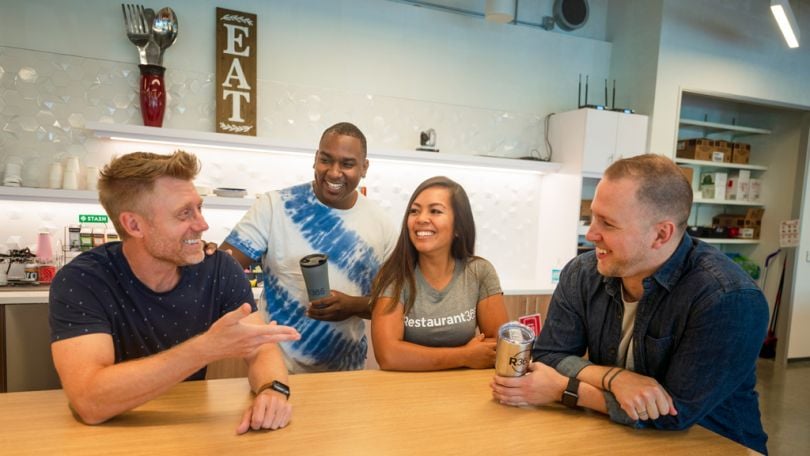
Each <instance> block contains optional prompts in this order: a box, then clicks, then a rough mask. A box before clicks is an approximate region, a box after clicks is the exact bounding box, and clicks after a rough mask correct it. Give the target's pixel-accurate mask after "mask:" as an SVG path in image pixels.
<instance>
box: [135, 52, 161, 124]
mask: <svg viewBox="0 0 810 456" xmlns="http://www.w3.org/2000/svg"><path fill="white" fill-rule="evenodd" d="M138 67H139V68H140V69H141V116H143V124H144V125H146V126H148V127H162V126H163V113H164V112H165V111H166V85H165V83H164V82H163V73H165V72H166V68H164V67H162V66H160V65H138Z"/></svg>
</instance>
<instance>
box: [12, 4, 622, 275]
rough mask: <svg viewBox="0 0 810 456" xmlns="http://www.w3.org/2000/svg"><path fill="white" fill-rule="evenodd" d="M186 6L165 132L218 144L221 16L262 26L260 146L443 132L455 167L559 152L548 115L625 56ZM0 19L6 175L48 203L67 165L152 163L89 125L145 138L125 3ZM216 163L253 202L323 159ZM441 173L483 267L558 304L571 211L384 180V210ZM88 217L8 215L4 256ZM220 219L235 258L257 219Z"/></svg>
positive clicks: (19, 12)
mask: <svg viewBox="0 0 810 456" xmlns="http://www.w3.org/2000/svg"><path fill="white" fill-rule="evenodd" d="M146 6H151V7H157V6H158V5H146ZM171 6H172V8H173V9H174V10H175V12H176V14H177V16H178V18H179V23H180V26H179V35H178V40H177V42H176V43H175V45H174V46H172V47H171V48H169V49H168V50H167V51H166V55H165V59H164V64H165V65H166V66H167V75H166V82H167V87H168V109H167V113H166V117H165V120H164V126H165V127H170V128H179V129H186V130H199V131H211V130H212V129H213V128H212V126H213V116H214V114H213V112H214V102H213V84H214V82H213V76H212V73H213V71H214V55H213V51H214V12H215V11H214V10H215V7H216V6H225V7H227V8H229V9H235V10H242V11H246V12H252V13H255V14H257V15H258V30H259V49H258V58H259V67H258V77H259V88H258V90H259V97H260V100H261V101H260V103H259V110H258V118H259V123H260V125H259V131H258V134H259V136H263V137H266V138H269V139H271V140H273V141H277V142H278V143H282V144H297V145H301V146H305V147H312V148H313V149H314V147H315V145H316V144H317V139H318V137H319V136H320V134H321V132H322V130H323V129H324V128H325V127H327V126H328V125H331V124H332V123H335V122H337V121H342V120H349V121H352V122H354V123H356V124H358V126H360V128H361V129H363V130H364V132H365V133H366V135H367V136H368V139H369V149H370V150H372V151H374V150H381V149H395V150H412V149H413V148H414V147H415V146H416V145H417V144H418V133H419V131H420V130H422V129H425V128H427V127H434V128H435V129H436V130H437V132H438V145H439V147H440V149H441V151H442V152H451V153H457V154H495V155H502V156H512V157H517V156H524V155H529V154H531V150H532V149H538V148H541V147H543V128H544V126H543V118H544V117H545V115H546V114H547V113H548V112H551V111H561V110H567V109H571V108H573V107H574V106H575V102H576V98H575V97H576V87H577V85H576V84H577V75H578V74H580V73H582V74H590V75H591V76H592V77H593V78H595V79H599V78H604V77H606V76H607V73H608V69H609V62H610V54H611V45H610V44H609V43H607V42H605V41H601V40H595V39H592V38H584V37H579V36H576V35H572V34H563V33H556V32H547V31H544V30H541V29H538V28H534V27H526V26H504V25H497V24H490V23H487V22H485V21H484V20H483V19H479V18H474V17H468V16H461V15H456V14H450V13H444V12H440V11H435V10H430V9H426V8H416V7H413V6H409V5H405V4H402V3H396V2H388V1H380V0H274V1H267V2H252V1H231V2H227V4H222V2H214V1H192V0H177V1H175V2H173V3H172V4H171ZM0 11H2V15H0V108H2V109H0V126H2V128H0V164H4V163H5V161H7V160H8V159H9V157H19V158H21V159H22V160H23V161H24V173H23V174H24V176H23V177H24V184H25V185H27V186H43V185H44V184H45V183H46V182H47V179H46V176H47V168H48V166H49V164H50V163H51V162H54V161H64V159H65V158H66V157H68V156H77V157H79V158H80V161H81V163H82V165H92V166H101V165H103V164H104V163H105V162H107V161H108V160H109V159H110V158H111V157H112V156H113V154H121V153H125V152H128V151H131V150H135V147H141V148H146V147H147V146H137V145H135V146H133V145H131V144H123V143H109V142H107V141H100V140H98V139H96V138H94V137H93V136H92V133H91V132H88V131H86V130H85V129H84V128H83V127H84V125H85V123H86V122H87V121H102V122H110V123H119V124H140V123H141V119H140V113H139V108H138V99H137V85H138V78H139V76H138V70H137V66H136V63H137V53H136V50H135V48H134V47H133V46H132V45H131V44H130V43H129V41H128V40H127V39H126V36H125V33H124V28H123V19H122V13H121V6H120V3H118V2H113V1H109V0H87V1H76V0H73V1H57V0H30V1H26V2H17V1H8V0H0ZM600 15H601V16H600ZM592 21H594V24H602V25H601V27H602V28H603V27H604V22H605V13H604V8H597V9H596V10H595V11H592ZM598 34H599V32H597V35H598ZM149 148H150V149H152V150H154V149H159V148H155V147H153V146H149ZM168 149H169V148H167V150H168ZM199 153H200V154H201V157H202V158H203V174H202V176H201V180H202V181H204V183H207V184H209V185H211V186H214V187H216V186H238V187H247V188H248V190H249V193H250V194H254V193H256V192H260V191H266V190H269V189H274V188H280V187H282V186H284V185H289V184H290V183H293V182H300V181H302V180H306V179H308V178H309V177H310V173H311V168H310V160H308V159H304V160H299V161H290V162H286V161H285V162H283V163H282V161H279V160H276V159H272V160H271V159H268V158H267V157H266V156H261V155H250V154H242V153H234V152H230V151H219V152H216V153H210V152H209V153H207V152H202V151H200V152H199ZM438 173H445V174H448V175H450V176H451V177H453V178H456V179H458V180H459V181H460V182H462V183H463V184H464V185H465V186H466V187H467V190H468V193H470V195H471V196H472V198H473V205H474V207H475V208H476V217H477V222H478V225H479V240H480V242H479V249H480V252H479V253H481V254H482V255H484V256H488V257H490V259H491V260H492V261H493V263H495V264H496V266H497V267H498V268H499V270H502V272H501V274H502V276H504V278H505V280H506V281H507V282H508V281H511V282H512V283H515V284H519V286H520V287H521V288H530V287H531V286H535V287H541V286H543V285H545V282H546V281H547V280H546V278H547V277H549V276H550V274H548V273H545V272H541V271H539V270H538V268H539V267H545V266H543V265H544V264H545V263H543V262H540V261H535V257H537V256H541V255H542V256H548V257H549V258H554V261H555V262H556V261H557V259H558V258H560V259H561V261H567V259H569V258H570V257H571V256H573V253H574V250H575V242H574V241H573V239H574V238H572V241H571V242H570V243H569V242H568V241H567V236H565V235H562V236H563V238H562V239H563V242H560V239H561V237H560V236H561V235H560V234H559V230H562V231H563V232H565V226H566V223H568V222H566V221H560V218H559V217H554V215H555V214H556V213H557V212H556V211H555V210H554V209H553V208H545V209H544V210H543V211H541V208H540V206H539V205H540V202H541V201H546V200H548V195H546V194H545V193H542V194H541V192H546V191H548V190H546V187H548V181H546V184H543V182H544V180H543V179H540V178H538V177H536V176H511V177H504V175H502V174H498V173H494V174H492V173H489V174H488V173H483V174H481V173H470V172H468V171H463V170H462V171H459V170H457V169H450V170H447V169H441V168H440V169H425V168H420V169H414V168H413V166H411V165H392V164H382V163H377V162H375V163H373V164H372V169H371V171H370V173H369V178H368V179H367V181H368V182H367V185H368V186H369V192H370V193H369V195H370V196H371V197H372V198H375V199H379V200H380V201H381V202H383V204H386V205H388V207H389V211H390V213H391V214H392V217H394V218H395V219H396V220H399V218H400V217H401V212H402V210H403V207H400V206H402V205H404V201H402V200H403V198H407V196H409V195H410V192H411V190H412V189H413V188H414V187H415V186H416V183H418V181H419V179H421V178H423V177H425V176H427V175H433V174H438ZM561 185H563V187H562V190H561V189H560V188H557V187H556V186H555V187H554V189H555V190H557V191H560V194H563V195H566V196H567V197H568V198H570V199H571V201H568V200H566V199H562V198H556V199H555V200H554V201H555V204H558V205H559V207H567V206H566V204H565V202H566V201H568V202H569V203H571V207H576V201H575V196H574V193H573V192H572V191H567V190H568V189H567V187H566V186H565V185H566V184H561ZM91 206H92V205H91ZM86 210H91V209H90V208H88V207H85V206H81V205H79V206H76V207H72V208H71V207H68V208H67V209H66V208H64V207H60V208H59V209H56V210H49V205H48V204H47V203H36V204H34V203H28V202H19V201H9V202H4V203H2V204H0V211H2V212H3V213H4V214H14V215H15V217H14V218H13V219H14V223H7V224H5V225H3V226H0V242H2V241H4V240H5V239H6V237H7V236H8V235H10V234H20V233H19V232H20V231H23V230H31V233H32V234H33V231H34V230H36V229H37V228H38V227H40V226H52V227H54V228H55V229H58V228H59V227H60V226H61V225H64V224H67V223H75V214H76V213H77V212H80V211H86ZM544 211H545V212H544ZM541 213H542V214H543V217H544V218H545V217H546V216H548V218H554V220H555V222H554V223H549V221H548V220H545V219H541ZM211 214H213V215H214V216H215V217H214V220H211V218H212V217H211V216H209V222H211V226H212V228H211V238H212V239H213V240H218V239H221V238H222V237H224V234H223V233H225V232H227V230H228V228H229V227H230V226H232V224H233V223H234V221H235V220H236V219H238V215H239V214H240V211H228V210H219V209H216V210H213V211H212V212H211ZM504 220H506V222H504ZM572 220H573V222H572V223H575V220H576V219H575V217H574V218H572ZM571 231H573V229H572V230H571ZM29 242H33V241H29ZM544 242H545V243H547V245H546V244H543V243H544ZM526 252H529V253H526ZM521 256H526V257H529V258H528V260H529V261H528V263H529V264H528V265H527V266H524V264H523V263H522V262H515V261H514V258H519V257H521ZM540 282H543V283H540Z"/></svg>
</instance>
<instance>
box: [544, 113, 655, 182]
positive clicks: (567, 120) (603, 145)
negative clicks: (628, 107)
mask: <svg viewBox="0 0 810 456" xmlns="http://www.w3.org/2000/svg"><path fill="white" fill-rule="evenodd" d="M647 123H648V118H647V116H644V115H640V114H625V113H622V112H615V111H604V110H597V109H587V108H583V109H577V110H574V111H566V112H563V113H559V114H554V115H552V116H551V119H550V120H549V132H548V135H549V142H550V144H551V147H552V154H553V155H558V154H559V155H562V156H564V157H566V161H568V160H574V161H576V160H577V159H578V160H579V163H580V164H581V167H582V175H583V176H585V177H600V176H601V175H602V173H603V172H604V171H605V168H607V167H608V166H610V164H611V163H613V162H614V161H616V160H618V159H620V158H623V157H632V156H634V155H641V154H643V153H646V152H647Z"/></svg>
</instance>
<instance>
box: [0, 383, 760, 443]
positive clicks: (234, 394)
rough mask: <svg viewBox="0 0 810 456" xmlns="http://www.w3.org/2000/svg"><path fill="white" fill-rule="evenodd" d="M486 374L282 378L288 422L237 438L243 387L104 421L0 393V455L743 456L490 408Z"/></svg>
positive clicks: (704, 438)
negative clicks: (91, 421) (93, 422)
mask: <svg viewBox="0 0 810 456" xmlns="http://www.w3.org/2000/svg"><path fill="white" fill-rule="evenodd" d="M492 376H493V370H491V369H489V370H454V371H443V372H427V373H402V372H383V371H377V370H364V371H354V372H334V373H321V374H299V375H293V376H291V377H290V387H291V389H292V396H291V398H290V400H291V402H292V404H293V419H292V421H291V423H290V425H289V426H288V427H287V428H285V429H282V430H279V431H262V432H249V433H248V434H245V435H241V436H237V435H236V434H235V429H236V426H237V424H238V421H239V419H240V417H241V415H242V412H243V411H244V410H245V409H246V407H247V406H248V404H249V401H250V399H251V396H250V393H249V391H248V384H247V380H246V379H244V378H236V379H222V380H208V381H200V382H186V383H182V384H179V385H177V386H175V387H174V388H173V389H171V390H170V391H169V392H168V393H166V394H164V395H163V396H161V397H159V398H157V399H155V400H153V401H151V402H148V403H147V404H144V405H143V406H141V407H138V408H137V409H135V410H133V411H130V412H128V413H125V414H123V415H121V416H119V417H117V418H114V419H112V420H110V421H108V422H107V423H105V424H102V425H97V426H85V425H83V424H80V423H78V422H77V421H76V420H75V419H74V418H73V416H72V415H71V413H70V412H69V410H68V407H67V401H66V399H65V396H64V394H63V393H62V391H61V390H52V391H37V392H25V393H7V394H0V453H2V454H4V455H12V454H47V455H69V454H81V455H88V454H128V455H133V454H152V455H155V456H157V455H181V454H189V455H200V454H240V455H248V454H262V455H268V454H272V455H281V454H288V455H294V454H301V455H310V454H314V455H320V454H328V455H341V454H351V455H358V454H361V455H362V454H374V455H389V454H409V455H411V454H420V455H421V454H442V455H457V454H486V455H502V454H503V455H505V454H526V453H529V454H534V453H536V454H621V455H633V454H644V455H649V454H651V453H652V454H655V453H658V454H667V455H672V454H701V455H711V454H718V455H720V454H722V455H731V454H749V453H750V451H749V450H748V449H746V448H745V447H743V446H741V445H738V444H737V443H735V442H732V441H731V440H728V439H726V438H724V437H721V436H719V435H717V434H714V433H712V432H710V431H708V430H706V429H704V428H702V427H699V426H693V427H692V428H691V429H689V430H687V431H678V432H671V431H657V430H649V429H645V430H634V429H631V428H629V427H626V426H622V425H619V424H615V423H612V422H611V421H610V420H609V419H608V418H607V417H605V416H603V415H599V414H596V413H587V412H583V411H578V410H568V409H566V408H564V407H562V406H547V407H540V408H535V407H526V408H515V407H507V406H503V405H500V404H498V403H496V402H495V401H493V400H492V397H491V395H490V389H489V381H490V380H491V378H492Z"/></svg>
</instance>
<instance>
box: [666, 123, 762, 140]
mask: <svg viewBox="0 0 810 456" xmlns="http://www.w3.org/2000/svg"><path fill="white" fill-rule="evenodd" d="M678 125H679V126H680V127H681V128H684V127H686V128H690V127H692V128H697V129H700V130H702V131H703V135H704V136H707V135H712V134H717V133H730V134H731V135H732V136H734V137H741V136H746V135H769V134H771V130H766V129H764V128H753V127H743V126H741V125H734V124H724V123H717V122H706V121H702V120H694V119H680V120H679V121H678Z"/></svg>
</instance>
